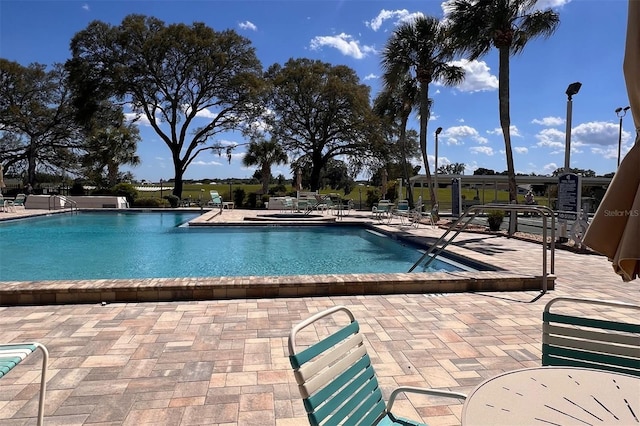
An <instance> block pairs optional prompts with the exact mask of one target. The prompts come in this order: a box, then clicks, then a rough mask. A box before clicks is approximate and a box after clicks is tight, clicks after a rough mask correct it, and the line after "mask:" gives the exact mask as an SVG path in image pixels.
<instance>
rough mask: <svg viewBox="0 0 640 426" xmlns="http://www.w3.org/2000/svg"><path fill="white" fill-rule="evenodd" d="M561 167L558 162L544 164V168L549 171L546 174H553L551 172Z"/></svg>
mask: <svg viewBox="0 0 640 426" xmlns="http://www.w3.org/2000/svg"><path fill="white" fill-rule="evenodd" d="M559 168H560V166H558V165H557V164H556V163H549V164H545V165H544V166H542V170H544V171H545V172H547V173H546V174H551V173H553V172H555V171H556V170H558V169H559Z"/></svg>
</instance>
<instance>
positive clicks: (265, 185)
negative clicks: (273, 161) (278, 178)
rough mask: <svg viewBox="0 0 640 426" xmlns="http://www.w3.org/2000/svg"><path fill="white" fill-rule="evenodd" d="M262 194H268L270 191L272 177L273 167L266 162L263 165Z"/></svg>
mask: <svg viewBox="0 0 640 426" xmlns="http://www.w3.org/2000/svg"><path fill="white" fill-rule="evenodd" d="M261 177H262V195H267V193H268V192H269V179H270V178H271V167H269V166H267V165H266V164H265V165H263V166H262V171H261Z"/></svg>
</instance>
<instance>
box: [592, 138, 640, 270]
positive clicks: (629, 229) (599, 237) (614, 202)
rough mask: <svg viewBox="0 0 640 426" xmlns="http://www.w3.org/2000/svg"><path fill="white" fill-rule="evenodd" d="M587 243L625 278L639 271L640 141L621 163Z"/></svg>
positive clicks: (601, 205)
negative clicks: (610, 262) (606, 258)
mask: <svg viewBox="0 0 640 426" xmlns="http://www.w3.org/2000/svg"><path fill="white" fill-rule="evenodd" d="M584 243H585V244H586V245H587V246H589V247H591V248H592V249H594V250H595V251H597V252H598V253H601V254H604V255H605V256H607V257H608V258H609V259H610V260H611V261H612V266H613V270H614V271H615V272H616V273H617V274H619V275H621V276H622V279H623V280H624V281H631V280H634V279H636V278H637V277H638V274H640V144H637V143H636V144H635V145H634V146H633V147H632V148H631V151H629V153H628V154H627V155H626V156H625V157H624V159H623V160H622V162H621V163H620V168H619V169H618V171H617V172H616V174H615V176H614V177H613V180H612V181H611V184H609V188H608V189H607V193H606V194H605V196H604V198H603V200H602V203H600V206H599V207H598V211H597V212H596V214H595V216H594V218H593V220H592V222H591V224H590V225H589V228H588V229H587V233H586V235H585V237H584Z"/></svg>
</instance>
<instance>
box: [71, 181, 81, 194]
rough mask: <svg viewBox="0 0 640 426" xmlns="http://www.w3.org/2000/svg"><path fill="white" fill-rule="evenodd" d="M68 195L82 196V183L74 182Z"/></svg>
mask: <svg viewBox="0 0 640 426" xmlns="http://www.w3.org/2000/svg"><path fill="white" fill-rule="evenodd" d="M69 194H70V195H84V187H83V186H82V182H74V183H73V185H72V186H71V189H70V190H69Z"/></svg>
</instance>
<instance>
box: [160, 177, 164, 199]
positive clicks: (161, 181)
mask: <svg viewBox="0 0 640 426" xmlns="http://www.w3.org/2000/svg"><path fill="white" fill-rule="evenodd" d="M163 182H164V181H163V180H162V179H160V199H161V200H162V189H163V188H162V183H163Z"/></svg>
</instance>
